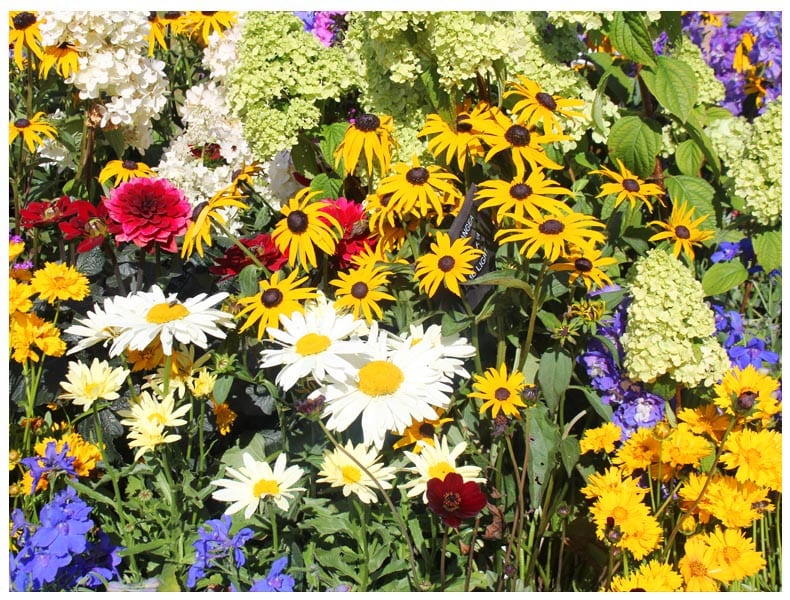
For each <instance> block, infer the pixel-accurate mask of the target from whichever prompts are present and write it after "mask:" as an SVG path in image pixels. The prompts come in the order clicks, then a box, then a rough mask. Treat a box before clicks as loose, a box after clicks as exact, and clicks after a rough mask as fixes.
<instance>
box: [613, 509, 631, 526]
mask: <svg viewBox="0 0 790 600" xmlns="http://www.w3.org/2000/svg"><path fill="white" fill-rule="evenodd" d="M612 517H614V522H615V523H624V522H625V521H626V520H627V519H628V511H627V510H626V509H625V508H624V507H622V506H617V507H615V509H614V510H613V511H612Z"/></svg>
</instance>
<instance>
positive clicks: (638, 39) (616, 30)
mask: <svg viewBox="0 0 790 600" xmlns="http://www.w3.org/2000/svg"><path fill="white" fill-rule="evenodd" d="M609 38H610V39H611V41H612V45H613V46H614V47H615V48H617V50H618V51H619V52H620V54H622V55H623V56H625V57H626V58H629V59H630V60H632V61H634V62H637V63H641V64H643V65H648V66H651V67H653V66H655V64H656V53H655V51H654V50H653V41H652V40H651V39H650V33H649V32H648V30H647V26H646V25H645V19H644V16H643V14H642V13H640V12H630V11H629V12H620V11H618V12H616V13H615V14H614V19H613V20H612V24H611V27H610V29H609Z"/></svg>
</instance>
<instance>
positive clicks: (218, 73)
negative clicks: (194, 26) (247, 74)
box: [203, 13, 244, 79]
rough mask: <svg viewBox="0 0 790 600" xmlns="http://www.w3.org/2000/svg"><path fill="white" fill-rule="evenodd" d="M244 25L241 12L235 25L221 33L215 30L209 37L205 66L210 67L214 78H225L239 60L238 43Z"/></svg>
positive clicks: (204, 52)
mask: <svg viewBox="0 0 790 600" xmlns="http://www.w3.org/2000/svg"><path fill="white" fill-rule="evenodd" d="M243 27H244V13H239V15H238V20H237V21H236V23H234V24H233V27H231V28H230V29H226V30H225V31H223V32H222V35H219V34H218V33H217V32H213V33H212V34H211V35H209V37H208V45H207V46H206V47H205V49H204V50H203V66H204V67H205V68H206V69H208V71H209V73H210V75H209V76H210V77H211V78H212V79H224V78H225V77H227V75H228V73H229V72H230V71H231V69H232V68H233V67H234V66H235V64H236V61H237V60H238V53H237V51H236V45H237V44H238V42H239V40H240V39H241V33H242V28H243Z"/></svg>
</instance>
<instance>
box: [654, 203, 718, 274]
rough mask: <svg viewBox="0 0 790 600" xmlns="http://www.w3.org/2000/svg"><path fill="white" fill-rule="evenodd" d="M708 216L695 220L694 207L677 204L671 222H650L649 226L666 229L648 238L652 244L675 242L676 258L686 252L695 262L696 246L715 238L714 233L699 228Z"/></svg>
mask: <svg viewBox="0 0 790 600" xmlns="http://www.w3.org/2000/svg"><path fill="white" fill-rule="evenodd" d="M707 218H708V217H707V215H702V216H701V217H699V218H697V219H694V207H693V206H691V207H689V206H687V205H686V203H685V202H681V203H679V204H678V203H675V205H674V206H673V207H672V214H671V215H670V216H669V222H668V223H664V222H663V221H650V223H648V225H656V226H658V227H661V228H662V229H664V231H661V232H659V233H657V234H655V235H652V236H650V238H648V240H649V241H651V242H658V241H661V240H669V241H671V242H674V247H673V249H672V251H673V253H674V255H675V258H678V256H680V253H681V252H685V253H686V254H687V255H688V256H689V258H691V260H694V246H699V245H701V244H702V242H704V241H706V240H709V239H712V238H713V234H714V232H713V231H710V230H707V229H700V228H699V226H700V225H701V224H702V222H703V221H705V220H706V219H707Z"/></svg>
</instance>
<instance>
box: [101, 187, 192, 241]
mask: <svg viewBox="0 0 790 600" xmlns="http://www.w3.org/2000/svg"><path fill="white" fill-rule="evenodd" d="M104 204H105V206H106V207H107V212H108V213H109V216H110V219H109V221H108V222H107V228H108V230H109V231H110V233H112V234H113V235H114V236H115V241H116V243H118V242H134V243H135V244H136V245H137V246H139V247H140V248H144V249H145V250H146V251H148V252H153V250H154V247H156V246H159V247H160V248H161V249H162V250H164V251H165V252H178V246H177V244H176V238H177V237H178V236H180V235H183V234H184V233H185V232H186V230H187V226H188V225H189V217H190V216H191V215H192V207H191V206H190V204H189V202H188V201H187V199H186V198H185V197H184V193H183V192H182V191H181V190H179V189H178V188H177V187H175V186H173V185H172V184H171V183H170V182H169V181H167V179H154V178H147V177H139V178H137V179H131V180H130V181H127V182H126V183H123V184H121V185H119V186H118V187H117V188H115V189H113V190H112V191H111V192H110V197H109V198H105V199H104Z"/></svg>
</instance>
